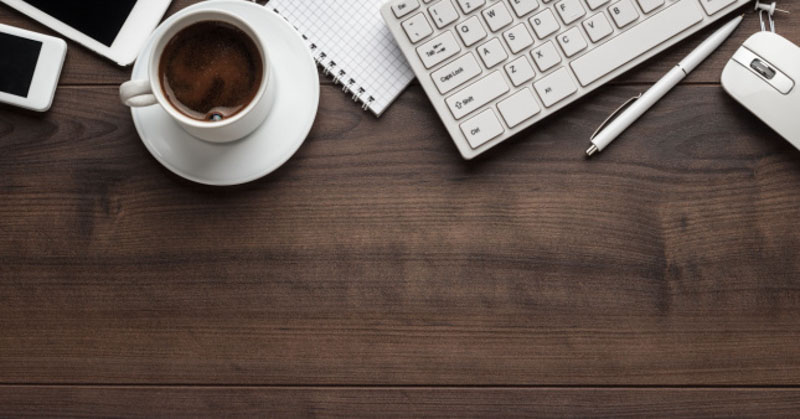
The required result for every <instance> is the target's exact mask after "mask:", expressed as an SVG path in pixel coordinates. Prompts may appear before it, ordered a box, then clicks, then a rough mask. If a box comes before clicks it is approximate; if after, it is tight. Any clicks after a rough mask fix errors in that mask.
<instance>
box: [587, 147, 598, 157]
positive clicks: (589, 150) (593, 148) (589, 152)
mask: <svg viewBox="0 0 800 419" xmlns="http://www.w3.org/2000/svg"><path fill="white" fill-rule="evenodd" d="M597 151H598V150H597V146H596V145H594V144H592V146H591V147H589V149H588V150H586V156H587V157H591V156H592V154H594V153H597Z"/></svg>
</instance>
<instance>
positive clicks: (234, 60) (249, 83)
mask: <svg viewBox="0 0 800 419" xmlns="http://www.w3.org/2000/svg"><path fill="white" fill-rule="evenodd" d="M263 74H264V63H263V62H262V58H261V54H260V53H259V49H258V47H257V46H256V43H255V41H254V40H253V39H252V38H250V36H249V35H248V34H246V33H245V32H243V31H242V30H241V29H239V28H237V27H235V26H233V25H231V24H228V23H225V22H220V21H203V22H198V23H195V24H192V25H190V26H187V27H186V28H184V29H182V30H181V31H179V32H178V33H177V34H176V35H175V36H174V37H173V38H172V39H171V40H170V41H169V42H168V43H167V45H166V46H165V47H164V51H163V53H162V54H161V61H160V64H159V68H158V76H159V79H160V80H161V86H162V89H163V92H164V96H165V97H166V98H167V100H169V102H170V104H171V105H172V106H173V107H174V108H175V109H177V110H178V111H180V112H181V113H183V114H184V115H186V116H188V117H190V118H192V119H196V120H201V121H220V120H224V119H226V118H230V117H232V116H234V115H236V114H237V113H239V112H241V111H242V110H243V109H244V108H246V107H247V105H248V104H249V103H250V102H251V101H252V100H253V99H254V98H255V97H256V94H258V91H259V88H260V86H261V83H262V78H263Z"/></svg>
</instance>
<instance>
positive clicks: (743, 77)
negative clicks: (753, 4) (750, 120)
mask: <svg viewBox="0 0 800 419" xmlns="http://www.w3.org/2000/svg"><path fill="white" fill-rule="evenodd" d="M798 83H800V47H798V46H797V45H795V44H793V43H792V42H790V41H789V40H787V39H786V38H784V37H782V36H780V35H778V34H775V33H773V32H759V33H756V34H755V35H753V36H751V37H750V38H749V39H748V40H747V41H745V43H744V44H743V45H742V47H741V48H739V50H738V51H736V53H735V54H734V55H733V58H731V59H730V61H728V64H727V65H726V66H725V69H724V70H723V71H722V87H723V88H724V89H725V91H726V92H728V94H730V95H731V96H733V98H734V99H736V100H737V101H738V102H739V103H741V104H742V105H743V106H744V107H745V108H747V109H749V110H750V112H752V113H754V114H755V115H756V116H758V117H759V118H761V120H763V121H764V122H765V123H766V124H767V125H769V126H770V127H771V128H772V129H774V130H775V131H777V132H778V133H779V134H780V135H782V136H783V137H784V138H786V139H787V140H788V141H789V142H790V143H792V144H793V145H794V146H795V147H796V148H797V149H798V150H800V86H798Z"/></svg>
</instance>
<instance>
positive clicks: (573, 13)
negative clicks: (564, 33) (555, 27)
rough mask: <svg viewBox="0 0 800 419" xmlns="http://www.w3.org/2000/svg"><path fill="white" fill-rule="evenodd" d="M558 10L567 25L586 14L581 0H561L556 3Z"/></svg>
mask: <svg viewBox="0 0 800 419" xmlns="http://www.w3.org/2000/svg"><path fill="white" fill-rule="evenodd" d="M556 11H558V15H559V16H561V20H562V21H563V22H564V24H565V25H569V24H570V23H572V22H574V21H576V20H578V19H580V18H582V17H583V16H584V15H585V14H586V10H584V9H583V6H581V2H580V0H561V1H560V2H558V3H556Z"/></svg>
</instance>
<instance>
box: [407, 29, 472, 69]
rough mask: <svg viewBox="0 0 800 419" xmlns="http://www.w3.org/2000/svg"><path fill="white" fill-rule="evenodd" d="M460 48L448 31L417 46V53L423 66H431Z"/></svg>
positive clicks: (457, 51)
mask: <svg viewBox="0 0 800 419" xmlns="http://www.w3.org/2000/svg"><path fill="white" fill-rule="evenodd" d="M460 51H461V48H460V47H459V46H458V42H456V38H455V36H453V33H452V32H450V31H447V32H444V33H442V34H441V35H439V36H437V37H435V38H433V39H431V40H430V41H428V42H426V43H424V44H422V45H420V46H419V47H417V55H419V58H420V60H422V65H424V66H425V68H431V67H433V66H435V65H437V64H439V63H441V62H442V61H444V60H446V59H448V58H450V57H452V56H454V55H456V54H458V53H459V52H460Z"/></svg>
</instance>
